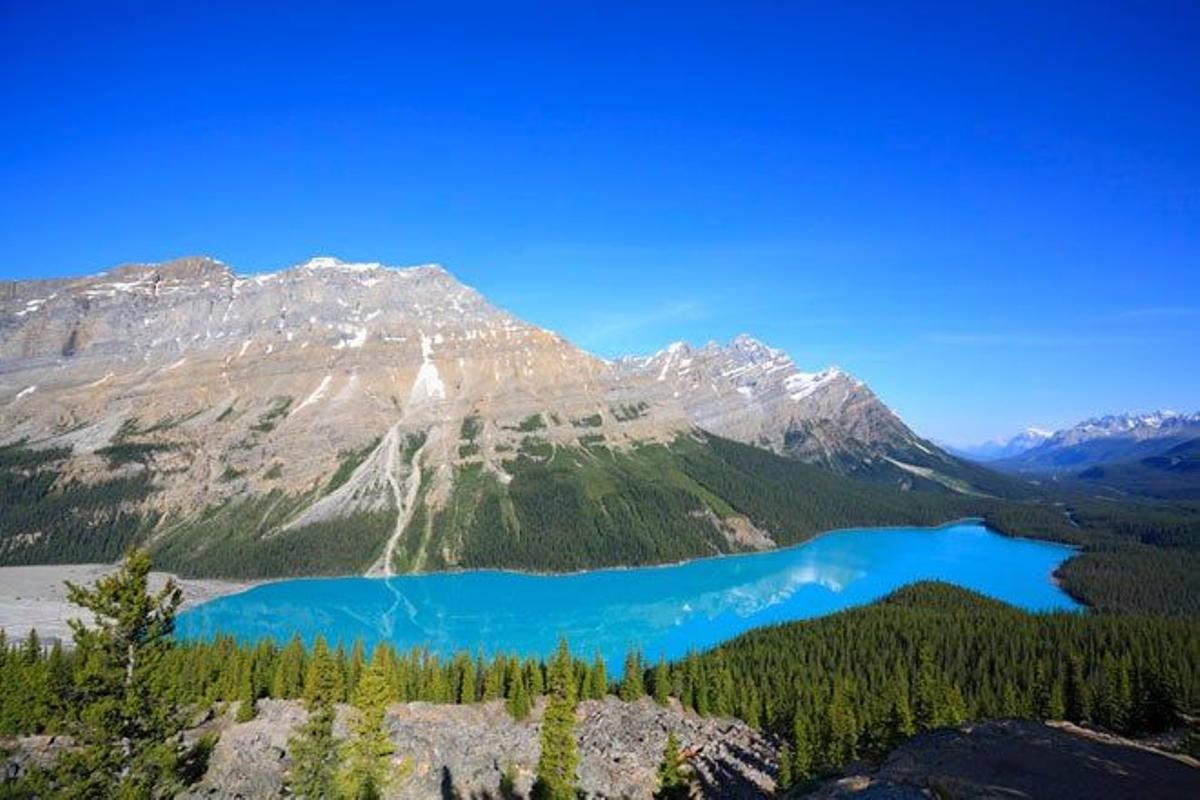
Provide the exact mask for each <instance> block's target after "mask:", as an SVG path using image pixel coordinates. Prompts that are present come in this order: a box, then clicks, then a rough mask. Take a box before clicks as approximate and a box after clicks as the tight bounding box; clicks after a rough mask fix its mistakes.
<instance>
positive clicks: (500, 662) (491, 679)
mask: <svg viewBox="0 0 1200 800" xmlns="http://www.w3.org/2000/svg"><path fill="white" fill-rule="evenodd" d="M506 664H507V661H506V659H505V658H504V656H500V655H498V656H496V657H495V658H493V659H492V660H491V662H490V663H489V664H488V666H487V669H486V670H485V671H484V673H483V700H484V702H487V701H488V700H498V699H500V698H501V697H504V674H505V666H506Z"/></svg>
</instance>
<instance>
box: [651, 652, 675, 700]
mask: <svg viewBox="0 0 1200 800" xmlns="http://www.w3.org/2000/svg"><path fill="white" fill-rule="evenodd" d="M670 696H671V677H670V673H669V672H667V659H666V658H664V657H663V656H661V655H660V656H659V657H658V664H656V665H655V667H654V702H656V703H658V704H659V705H660V706H665V705H666V704H667V698H668V697H670Z"/></svg>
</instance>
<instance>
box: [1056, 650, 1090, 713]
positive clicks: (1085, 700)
mask: <svg viewBox="0 0 1200 800" xmlns="http://www.w3.org/2000/svg"><path fill="white" fill-rule="evenodd" d="M1063 695H1064V696H1063V700H1064V706H1065V713H1066V718H1067V719H1069V720H1070V721H1072V722H1084V721H1086V720H1088V719H1090V718H1091V705H1092V699H1091V692H1090V691H1089V689H1088V685H1087V681H1086V680H1085V679H1084V677H1083V661H1082V659H1080V658H1079V656H1078V655H1076V654H1074V653H1072V654H1071V656H1070V658H1069V659H1068V661H1067V682H1066V686H1065V687H1064V689H1063Z"/></svg>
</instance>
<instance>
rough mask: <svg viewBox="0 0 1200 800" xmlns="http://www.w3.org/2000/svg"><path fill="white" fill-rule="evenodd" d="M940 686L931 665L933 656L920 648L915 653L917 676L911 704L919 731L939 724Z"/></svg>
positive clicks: (926, 649)
mask: <svg viewBox="0 0 1200 800" xmlns="http://www.w3.org/2000/svg"><path fill="white" fill-rule="evenodd" d="M940 684H941V679H940V676H939V674H938V670H937V667H936V666H935V665H934V663H933V655H932V653H930V651H929V648H928V647H924V646H922V647H921V649H920V650H918V651H917V676H916V682H915V684H914V686H913V702H912V705H913V715H914V716H915V717H916V723H917V727H918V728H920V729H921V730H929V729H930V728H936V727H937V726H938V725H939V724H941V717H942V714H941V709H940V707H939V705H940V694H941V692H940V691H939V689H940Z"/></svg>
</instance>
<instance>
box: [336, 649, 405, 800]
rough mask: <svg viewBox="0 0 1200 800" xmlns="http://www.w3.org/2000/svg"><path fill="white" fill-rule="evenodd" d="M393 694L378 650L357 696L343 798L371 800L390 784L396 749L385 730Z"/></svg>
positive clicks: (344, 769)
mask: <svg viewBox="0 0 1200 800" xmlns="http://www.w3.org/2000/svg"><path fill="white" fill-rule="evenodd" d="M389 698H390V691H389V688H388V681H387V662H386V660H385V658H384V654H383V653H382V651H376V653H375V654H374V655H373V657H372V658H371V663H370V664H369V665H367V667H366V668H365V669H364V670H363V672H362V674H361V677H360V679H359V683H358V688H357V689H356V690H355V693H354V697H353V705H354V718H353V722H352V723H351V726H350V740H349V741H348V742H347V743H346V745H345V753H344V755H343V759H342V763H343V767H342V770H341V772H340V774H339V775H338V786H339V788H340V789H341V793H342V796H343V797H349V798H354V799H355V800H367V799H368V798H376V797H379V796H380V794H381V792H382V791H383V789H384V787H385V786H386V784H387V782H388V778H389V777H390V776H389V774H388V773H389V768H390V759H391V755H392V753H393V752H394V750H395V748H394V747H393V746H392V742H391V740H390V739H389V738H388V734H387V731H386V729H385V728H384V725H383V723H384V718H385V716H386V712H387V705H388V700H389Z"/></svg>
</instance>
